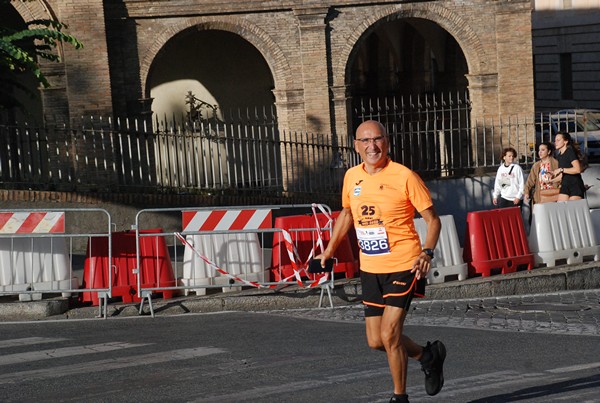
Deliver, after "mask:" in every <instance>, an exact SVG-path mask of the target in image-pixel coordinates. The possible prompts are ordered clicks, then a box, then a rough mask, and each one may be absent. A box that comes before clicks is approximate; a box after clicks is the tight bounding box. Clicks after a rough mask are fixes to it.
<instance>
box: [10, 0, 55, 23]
mask: <svg viewBox="0 0 600 403" xmlns="http://www.w3.org/2000/svg"><path fill="white" fill-rule="evenodd" d="M11 5H12V6H13V7H14V8H15V10H17V12H18V13H19V14H20V15H21V17H23V20H25V21H31V20H42V19H45V20H54V19H56V18H55V15H54V13H53V12H52V9H51V8H50V6H49V5H48V3H47V2H45V1H43V0H38V1H15V2H11Z"/></svg>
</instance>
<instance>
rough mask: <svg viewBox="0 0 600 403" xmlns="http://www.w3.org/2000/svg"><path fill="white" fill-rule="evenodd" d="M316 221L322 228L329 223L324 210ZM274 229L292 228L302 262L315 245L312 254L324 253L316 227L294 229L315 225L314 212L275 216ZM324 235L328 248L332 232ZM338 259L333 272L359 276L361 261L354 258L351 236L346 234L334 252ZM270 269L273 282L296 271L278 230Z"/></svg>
mask: <svg viewBox="0 0 600 403" xmlns="http://www.w3.org/2000/svg"><path fill="white" fill-rule="evenodd" d="M334 214H335V217H337V215H339V212H337V214H336V213H334ZM317 220H318V221H319V225H320V226H321V228H323V227H324V226H325V225H326V224H327V217H326V216H325V215H324V214H322V213H320V214H317ZM274 228H282V229H285V230H287V231H289V233H290V236H291V237H292V242H294V244H295V245H296V248H297V249H298V254H299V255H300V259H301V260H302V262H296V263H304V262H305V261H306V259H307V258H308V256H309V254H310V251H311V250H312V249H313V247H316V249H315V253H313V256H314V255H317V254H319V253H320V252H321V251H320V249H319V248H318V247H317V243H316V242H317V239H318V234H317V231H316V230H313V231H310V230H306V231H293V230H295V229H302V228H315V219H314V217H313V216H312V215H295V216H286V217H277V218H275V225H274ZM290 230H292V231H290ZM322 235H323V246H324V247H326V246H327V243H328V241H329V239H330V238H331V233H330V232H329V231H323V232H322ZM335 258H336V259H337V263H336V264H335V265H334V269H333V272H334V273H344V274H345V276H346V278H353V277H356V274H357V272H358V260H357V258H355V256H354V254H353V252H352V247H351V245H350V240H349V239H348V236H345V237H344V239H342V242H341V243H340V245H339V246H338V248H337V250H336V252H335ZM270 271H271V281H281V280H283V279H284V278H287V277H289V276H291V275H293V274H294V270H293V268H292V264H291V261H290V258H289V255H288V252H287V249H286V247H285V241H284V240H283V235H282V234H281V233H279V232H278V233H275V234H274V236H273V254H272V258H271V268H270ZM303 274H304V273H303Z"/></svg>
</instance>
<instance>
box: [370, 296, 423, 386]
mask: <svg viewBox="0 0 600 403" xmlns="http://www.w3.org/2000/svg"><path fill="white" fill-rule="evenodd" d="M405 317H406V311H405V310H404V309H402V308H397V307H394V306H386V307H385V309H384V310H383V316H370V317H366V318H365V322H366V328H367V341H368V343H369V347H371V348H373V349H377V350H383V351H385V352H386V354H387V359H388V365H389V367H390V373H391V375H392V381H393V382H394V393H395V394H399V395H400V394H406V368H407V361H408V353H407V349H406V348H405V346H404V343H403V341H404V338H403V337H402V331H403V329H404V318H405ZM408 340H410V339H408ZM411 342H412V340H411ZM413 345H414V346H416V345H415V344H414V343H412V345H411V347H410V348H411V350H412V351H411V353H412V354H415V351H416V352H417V353H418V346H417V348H414V346H413Z"/></svg>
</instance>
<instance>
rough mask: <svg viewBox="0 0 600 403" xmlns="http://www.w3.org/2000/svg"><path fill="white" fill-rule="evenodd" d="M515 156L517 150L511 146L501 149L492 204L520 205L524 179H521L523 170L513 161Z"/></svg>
mask: <svg viewBox="0 0 600 403" xmlns="http://www.w3.org/2000/svg"><path fill="white" fill-rule="evenodd" d="M516 158H517V151H516V150H515V149H514V148H512V147H507V148H505V149H504V150H502V160H503V162H502V164H500V167H499V168H498V172H497V173H496V181H495V182H494V190H493V192H492V198H493V201H494V206H498V207H500V208H502V207H515V206H519V207H520V206H521V204H522V202H521V199H523V190H524V187H525V180H524V179H523V170H522V169H521V167H520V166H519V164H516V163H515V162H514V161H515V159H516Z"/></svg>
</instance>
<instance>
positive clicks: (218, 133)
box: [0, 99, 551, 194]
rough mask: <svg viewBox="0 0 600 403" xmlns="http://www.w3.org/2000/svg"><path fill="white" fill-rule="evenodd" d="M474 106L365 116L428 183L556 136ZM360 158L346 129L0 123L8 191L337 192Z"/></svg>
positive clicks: (0, 171) (377, 106)
mask: <svg viewBox="0 0 600 403" xmlns="http://www.w3.org/2000/svg"><path fill="white" fill-rule="evenodd" d="M417 101H419V100H417ZM442 101H443V102H442ZM386 102H387V103H386ZM365 105H366V104H365ZM469 108H470V106H469V104H468V102H462V101H455V100H452V101H451V100H441V99H440V100H436V99H429V100H420V101H419V102H413V103H412V104H409V105H407V104H405V105H404V106H403V107H402V105H400V106H398V105H397V104H394V103H392V102H391V101H390V100H389V99H388V100H387V101H386V100H380V101H379V102H373V103H371V104H370V105H369V109H368V113H362V115H359V117H358V118H359V121H360V120H364V119H368V118H374V119H378V120H380V121H382V122H383V123H384V124H385V125H386V126H387V127H388V129H389V131H390V136H391V150H390V153H391V155H392V158H393V159H394V160H396V161H398V162H401V163H404V164H405V165H407V166H409V167H411V168H412V169H414V170H415V171H417V172H418V173H420V174H421V175H422V176H423V177H424V178H428V179H429V178H439V177H444V176H462V175H467V174H470V173H473V172H474V171H475V170H479V172H482V171H486V170H487V171H493V170H495V169H496V168H497V166H498V165H499V163H500V154H501V149H502V148H503V147H506V146H509V145H510V146H512V147H514V148H515V149H517V150H518V153H519V156H520V162H521V164H524V166H527V165H529V164H531V163H532V162H533V161H534V160H535V151H534V144H536V143H539V141H541V140H547V138H546V137H550V136H551V133H549V132H548V130H547V129H548V128H547V127H546V126H545V125H544V124H543V123H540V122H546V121H547V119H546V118H547V116H537V117H535V116H532V117H530V118H520V119H516V118H511V119H506V120H503V119H498V120H487V121H481V122H479V121H470V120H469V113H468V111H469ZM364 110H365V111H367V108H364ZM358 162H359V157H358V155H357V154H356V153H355V151H354V147H353V143H352V139H351V136H349V135H348V134H346V133H344V134H342V135H324V134H311V133H305V132H293V131H285V130H279V129H278V127H277V125H276V124H275V123H274V122H271V123H269V122H261V123H256V122H254V123H252V122H238V123H225V122H221V121H205V122H189V121H187V122H184V123H183V124H181V123H166V122H164V121H163V122H157V123H156V122H155V123H154V124H152V123H151V122H147V121H144V120H131V119H124V120H119V119H116V120H112V119H99V118H96V119H91V118H90V119H87V120H86V121H85V122H82V123H81V124H80V125H78V126H77V127H74V126H68V125H54V126H46V127H34V126H31V125H28V124H25V123H14V122H13V123H8V122H6V121H3V120H1V119H0V181H1V186H2V187H3V188H14V189H34V190H61V191H93V190H96V191H105V190H110V191H111V192H119V191H120V192H169V193H182V192H186V193H195V192H199V193H201V192H207V193H208V192H215V191H232V192H237V193H239V192H246V191H255V192H262V193H266V192H268V193H270V194H280V193H281V192H305V193H314V192H326V193H330V194H335V193H338V192H339V191H340V189H341V182H342V178H343V174H344V172H345V170H346V169H347V168H348V167H350V166H353V165H355V164H357V163H358Z"/></svg>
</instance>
